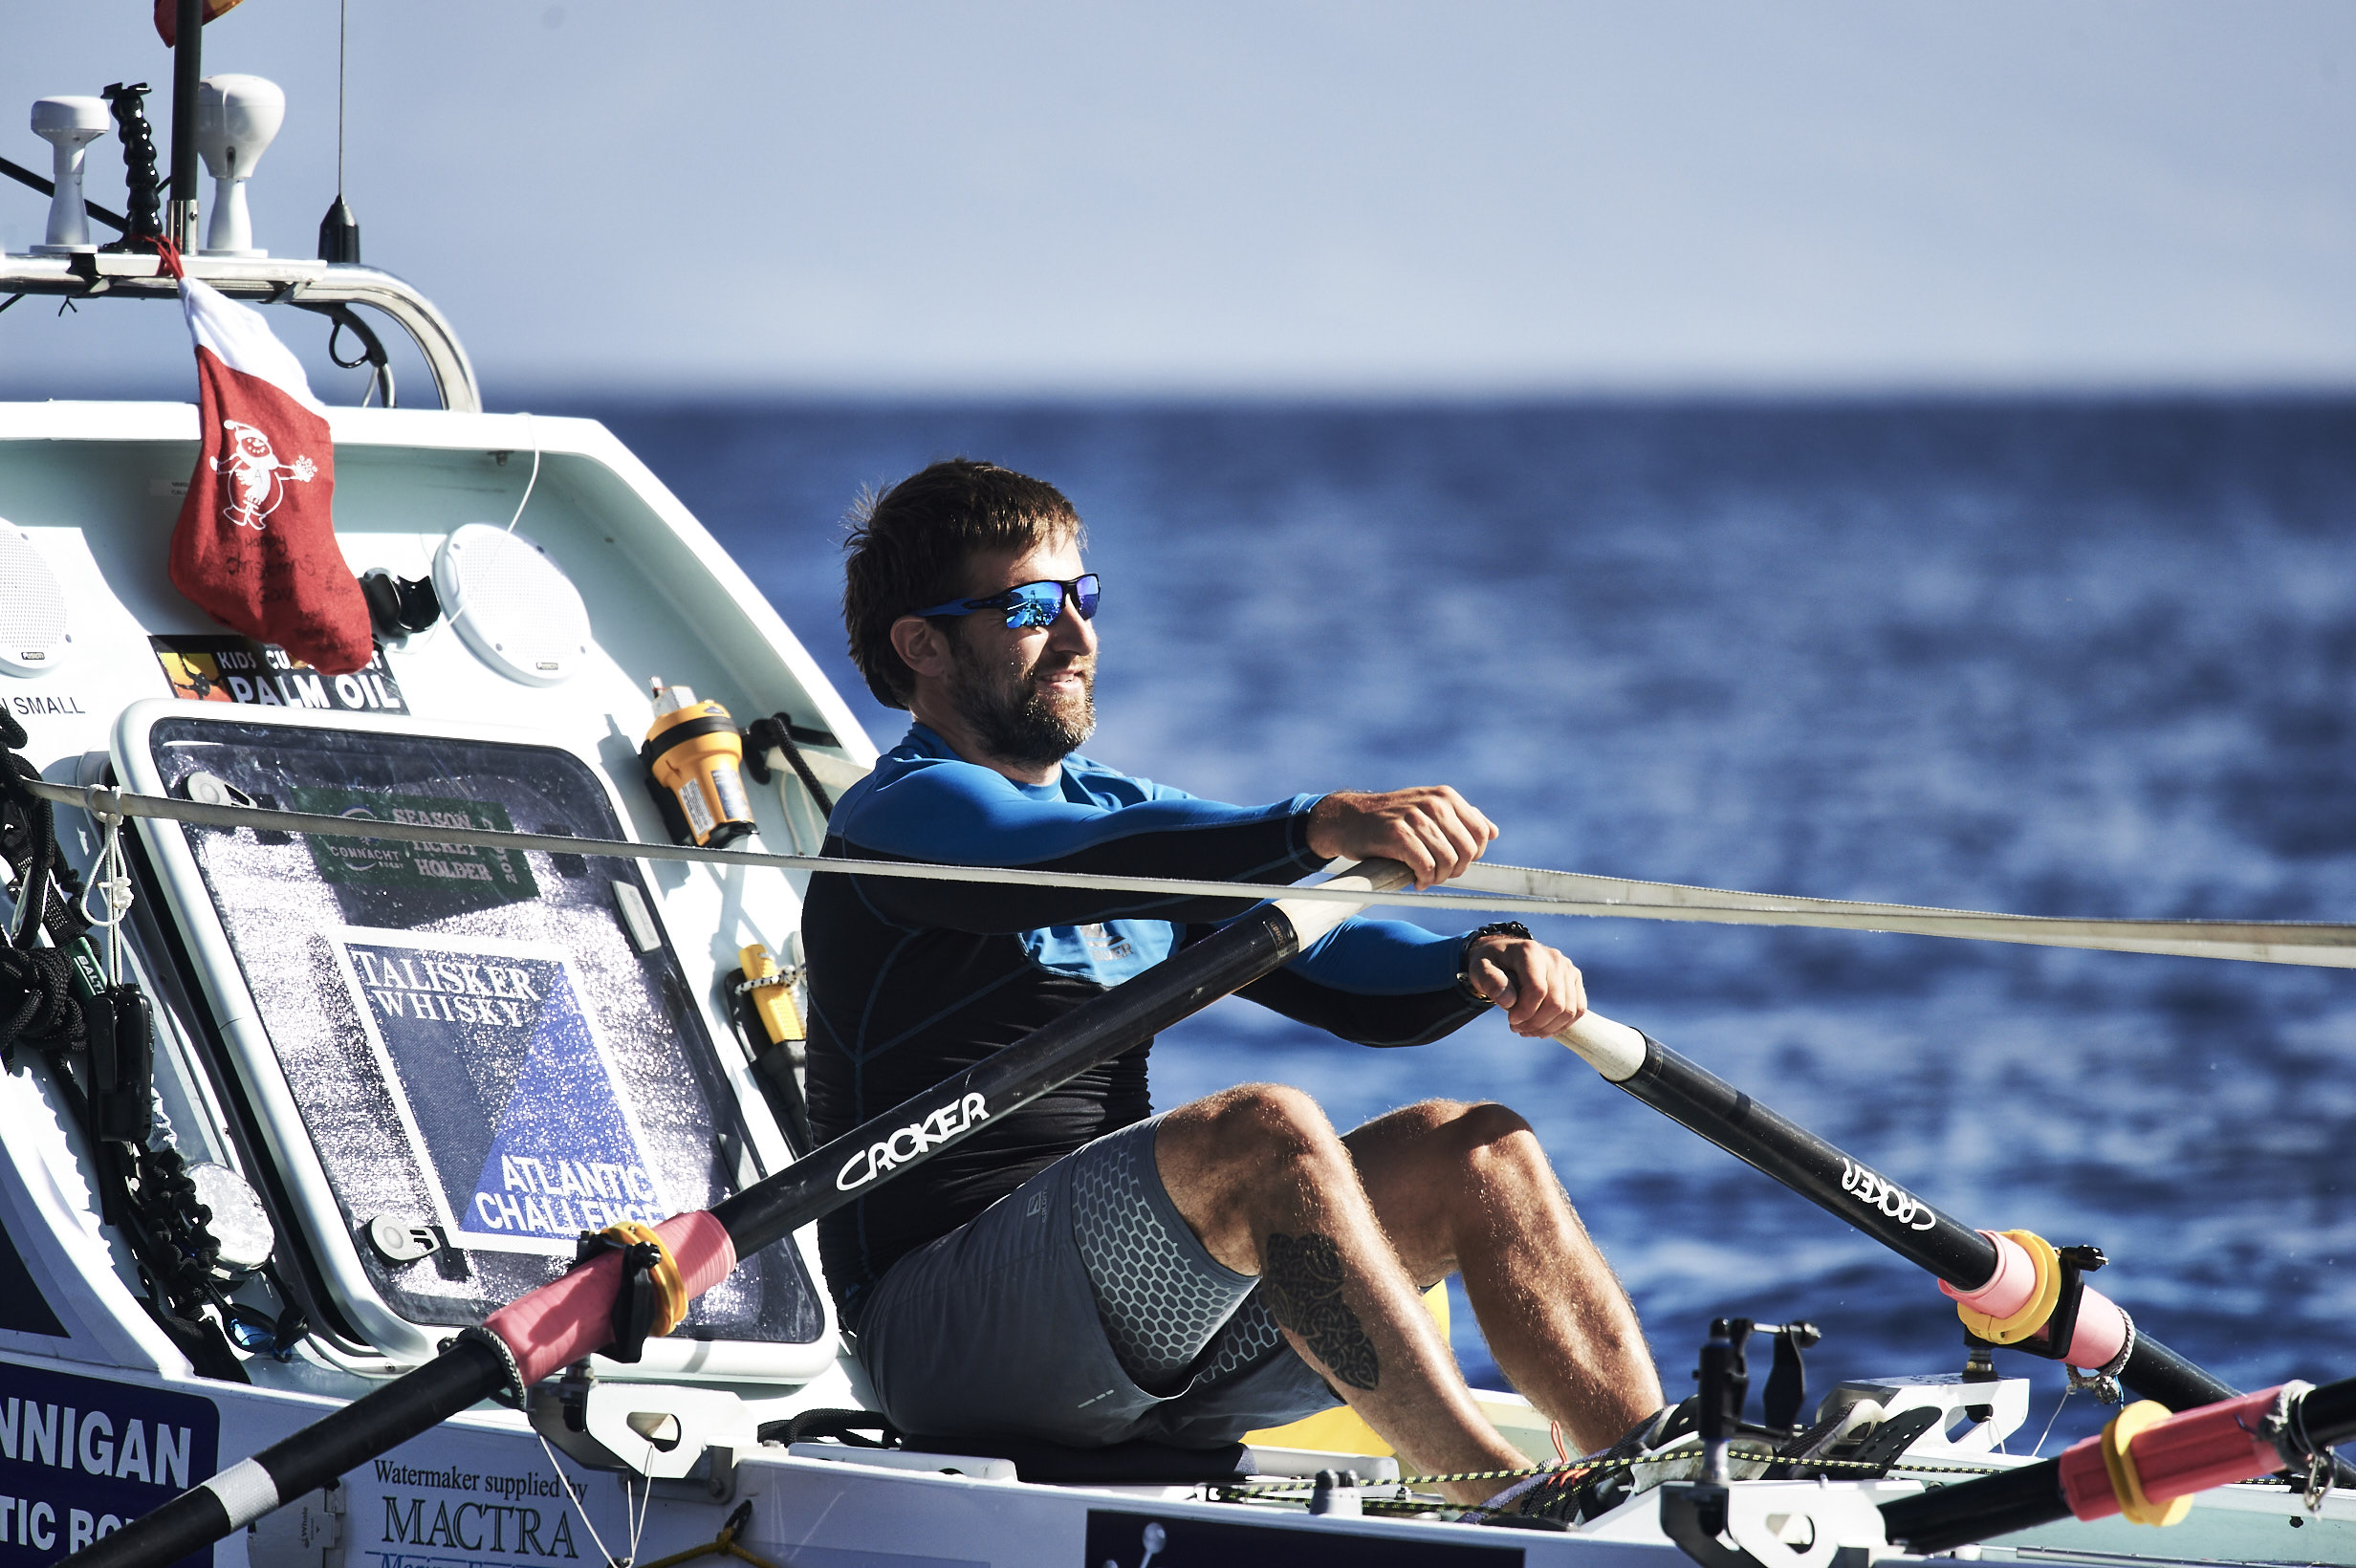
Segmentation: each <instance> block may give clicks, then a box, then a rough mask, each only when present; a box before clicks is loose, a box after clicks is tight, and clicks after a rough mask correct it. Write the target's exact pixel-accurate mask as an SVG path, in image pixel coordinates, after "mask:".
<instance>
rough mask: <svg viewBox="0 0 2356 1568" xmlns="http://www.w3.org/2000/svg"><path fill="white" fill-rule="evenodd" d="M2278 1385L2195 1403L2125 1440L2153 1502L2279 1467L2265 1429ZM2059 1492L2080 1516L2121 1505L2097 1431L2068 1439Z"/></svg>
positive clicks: (2108, 1512) (2113, 1510)
mask: <svg viewBox="0 0 2356 1568" xmlns="http://www.w3.org/2000/svg"><path fill="white" fill-rule="evenodd" d="M2281 1392H2282V1390H2281V1389H2280V1387H2275V1388H2263V1389H2260V1390H2259V1391H2258V1392H2257V1393H2255V1394H2237V1395H2236V1396H2235V1397H2234V1398H2232V1399H2229V1400H2221V1401H2219V1402H2218V1403H2216V1404H2214V1405H2202V1406H2201V1407H2200V1408H2199V1409H2197V1410H2187V1411H2185V1412H2184V1413H2182V1414H2181V1415H2172V1416H2170V1417H2169V1418H2168V1419H2167V1420H2165V1421H2162V1422H2158V1423H2155V1424H2154V1425H2152V1426H2147V1427H2145V1428H2144V1429H2143V1430H2142V1431H2140V1432H2137V1433H2136V1434H2135V1435H2134V1436H2133V1437H2132V1438H2130V1439H2128V1440H2127V1456H2128V1457H2129V1458H2131V1459H2132V1460H2134V1462H2135V1479H2136V1480H2137V1482H2139V1483H2140V1484H2141V1485H2142V1487H2143V1489H2144V1497H2145V1500H2146V1501H2148V1502H2152V1503H2165V1502H2169V1501H2171V1500H2172V1499H2174V1498H2178V1497H2189V1496H2191V1495H2192V1493H2194V1492H2206V1491H2208V1490H2209V1489H2210V1488H2211V1487H2221V1486H2225V1485H2227V1484H2229V1483H2231V1482H2235V1481H2254V1480H2256V1479H2257V1478H2258V1477H2259V1476H2261V1475H2270V1474H2272V1473H2273V1472H2274V1471H2276V1470H2280V1469H2281V1468H2282V1456H2281V1455H2280V1454H2279V1453H2277V1452H2276V1451H2275V1447H2274V1444H2273V1442H2272V1441H2271V1440H2270V1439H2268V1438H2266V1437H2264V1436H2262V1435H2261V1433H2262V1432H2263V1431H2264V1426H2263V1425H2262V1424H2263V1423H2264V1421H2265V1419H2266V1414H2267V1412H2268V1411H2269V1410H2271V1409H2272V1408H2273V1407H2274V1402H2275V1398H2276V1396H2277V1395H2279V1394H2280V1393H2281ZM2062 1498H2063V1499H2064V1500H2065V1501H2066V1502H2068V1504H2069V1505H2070V1512H2071V1513H2072V1514H2076V1515H2077V1516H2078V1517H2079V1518H2082V1519H2104V1518H2108V1517H2109V1516H2110V1515H2111V1514H2117V1513H2119V1512H2120V1506H2119V1498H2118V1497H2117V1496H2116V1495H2115V1494H2114V1493H2113V1492H2112V1491H2111V1486H2110V1467H2109V1466H2108V1465H2107V1464H2105V1463H2104V1461H2103V1439H2102V1436H2101V1434H2100V1433H2097V1434H2096V1435H2095V1436H2093V1437H2089V1438H2085V1439H2083V1440H2082V1441H2080V1442H2077V1443H2074V1444H2072V1445H2070V1447H2069V1448H2067V1449H2065V1450H2064V1451H2063V1452H2062Z"/></svg>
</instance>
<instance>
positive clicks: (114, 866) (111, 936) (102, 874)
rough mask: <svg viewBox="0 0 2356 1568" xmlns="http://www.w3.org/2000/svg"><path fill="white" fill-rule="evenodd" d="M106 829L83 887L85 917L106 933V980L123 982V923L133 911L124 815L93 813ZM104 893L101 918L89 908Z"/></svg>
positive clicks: (119, 983) (116, 984) (110, 983)
mask: <svg viewBox="0 0 2356 1568" xmlns="http://www.w3.org/2000/svg"><path fill="white" fill-rule="evenodd" d="M92 815H93V816H94V817H96V818H97V819H98V822H99V823H100V824H101V825H102V826H103V827H104V828H105V830H106V842H105V845H104V847H103V848H101V849H100V850H99V851H98V864H97V865H96V866H94V867H92V875H91V878H90V882H89V885H87V886H85V887H84V888H83V889H82V898H81V912H82V919H84V920H86V921H88V922H89V923H90V925H91V927H92V928H93V929H103V930H104V931H105V932H106V983H107V984H108V985H110V986H120V985H121V984H122V923H123V920H124V919H125V918H126V917H127V916H128V915H129V914H130V913H131V900H132V892H131V867H130V865H129V863H128V862H127V861H125V860H123V858H122V816H121V814H120V813H110V812H94V813H93V814H92ZM93 893H103V894H104V895H105V897H106V914H105V916H104V918H100V917H99V916H98V913H97V912H96V911H94V910H93V909H92V908H91V907H90V896H91V895H92V894H93Z"/></svg>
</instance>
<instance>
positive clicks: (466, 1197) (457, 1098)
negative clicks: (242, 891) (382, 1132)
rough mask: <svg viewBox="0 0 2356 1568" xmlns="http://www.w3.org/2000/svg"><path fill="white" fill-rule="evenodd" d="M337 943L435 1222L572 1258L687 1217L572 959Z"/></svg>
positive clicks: (368, 938) (383, 935) (396, 938)
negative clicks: (599, 1243) (576, 1249)
mask: <svg viewBox="0 0 2356 1568" xmlns="http://www.w3.org/2000/svg"><path fill="white" fill-rule="evenodd" d="M330 940H331V942H332V943H333V945H334V947H335V949H336V954H337V958H338V963H339V966H340V968H341V969H342V971H343V976H344V981H345V984H346V985H347V986H348V987H349V988H350V990H351V993H352V998H353V1002H354V1004H355V1006H356V1007H357V1008H358V1009H359V1012H360V1021H361V1026H362V1028H363V1030H364V1032H365V1033H366V1034H367V1037H368V1043H369V1046H370V1049H371V1050H372V1051H373V1052H374V1053H375V1055H376V1056H377V1059H378V1063H379V1065H380V1067H381V1068H382V1071H383V1074H384V1079H385V1082H386V1085H387V1086H388V1088H389V1089H390V1090H391V1093H392V1098H393V1100H394V1103H395V1106H396V1110H397V1114H398V1116H399V1118H400V1120H401V1122H402V1124H403V1129H404V1132H405V1133H406V1134H407V1137H408V1142H409V1144H410V1147H411V1151H412V1153H413V1155H414V1157H415V1159H416V1161H417V1164H418V1167H419V1168H420V1169H421V1170H422V1171H424V1172H425V1174H426V1177H427V1184H428V1186H429V1187H431V1188H432V1198H433V1202H434V1206H435V1213H434V1214H433V1215H432V1216H431V1217H432V1218H433V1219H435V1220H436V1221H438V1222H439V1223H440V1224H441V1225H442V1226H443V1227H444V1228H445V1230H447V1232H448V1233H449V1234H450V1235H451V1237H452V1238H453V1239H454V1240H456V1241H457V1243H458V1244H459V1245H460V1246H461V1247H469V1248H481V1249H485V1250H489V1251H494V1252H558V1253H570V1252H572V1250H573V1246H574V1241H575V1238H576V1237H577V1236H578V1234H579V1233H580V1232H581V1231H583V1230H602V1229H604V1228H605V1227H606V1226H609V1225H614V1224H617V1223H619V1222H621V1221H622V1220H641V1221H644V1222H645V1223H646V1224H649V1225H651V1224H653V1223H655V1222H656V1221H658V1220H661V1219H664V1218H666V1217H667V1216H668V1215H669V1214H670V1213H671V1212H672V1209H671V1206H670V1205H669V1203H668V1202H667V1201H666V1198H665V1193H664V1191H663V1189H662V1186H661V1183H660V1181H659V1180H658V1178H657V1176H656V1174H655V1165H654V1162H653V1160H652V1159H651V1158H650V1157H649V1155H650V1151H651V1148H652V1144H651V1143H649V1141H648V1139H647V1138H646V1136H645V1132H644V1128H643V1127H642V1125H641V1124H640V1122H639V1118H638V1115H637V1111H636V1108H635V1107H634V1106H633V1105H632V1103H631V1100H630V1097H629V1095H628V1093H627V1091H626V1089H625V1087H624V1085H623V1083H622V1076H621V1074H620V1073H619V1071H618V1070H617V1068H616V1064H615V1061H614V1057H613V1055H612V1053H611V1052H610V1051H609V1050H608V1049H607V1048H606V1046H605V1043H604V1041H603V1040H602V1039H601V1038H600V1036H599V1034H598V1030H597V1027H596V1024H595V1021H594V1019H593V1018H592V1016H591V1015H590V1013H589V1011H588V1009H587V1008H586V1007H585V1006H584V1005H583V1003H582V995H583V991H582V988H581V987H580V986H579V985H578V982H577V979H576V976H575V973H574V969H573V966H572V962H571V960H570V959H569V958H568V957H567V956H566V955H565V954H564V953H563V952H562V951H561V950H560V949H557V948H554V947H544V946H540V945H537V944H529V943H520V942H505V941H492V940H489V939H453V938H444V937H431V936H425V935H421V934H418V933H413V932H407V931H392V930H380V929H374V928H370V927H366V926H344V927H341V928H339V929H338V930H337V931H335V932H334V933H332V935H331V938H330Z"/></svg>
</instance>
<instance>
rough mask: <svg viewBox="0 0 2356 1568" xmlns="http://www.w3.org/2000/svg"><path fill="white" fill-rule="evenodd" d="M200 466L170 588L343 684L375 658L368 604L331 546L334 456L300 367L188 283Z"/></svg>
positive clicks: (211, 294) (251, 322) (226, 305)
mask: <svg viewBox="0 0 2356 1568" xmlns="http://www.w3.org/2000/svg"><path fill="white" fill-rule="evenodd" d="M180 303H181V306H182V308H183V309H185V311H186V312H187V316H188V333H189V336H191V337H192V338H195V339H196V385H197V425H198V434H197V458H196V471H195V473H193V474H192V475H190V476H189V479H188V498H187V500H186V501H185V502H184V503H183V504H182V506H181V508H180V523H179V526H178V527H176V528H175V529H174V530H173V531H172V585H173V586H174V587H176V588H178V589H179V590H180V591H181V592H182V593H184V594H185V595H187V596H188V598H190V599H194V600H195V601H196V602H197V603H198V604H200V605H202V606H203V607H204V608H205V609H207V611H209V612H211V614H212V616H213V617H214V619H216V620H218V621H222V622H223V623H224V624H226V625H229V626H231V627H234V628H235V629H236V630H238V631H241V632H243V633H245V634H246V635H247V636H248V637H251V638H254V639H256V640H257V641H259V642H275V643H277V644H278V645H279V646H280V647H282V648H284V649H286V651H287V652H288V653H290V654H292V655H294V656H295V658H297V659H300V660H302V661H303V662H305V663H306V664H310V665H311V666H312V667H313V668H315V669H319V670H323V671H325V672H326V673H328V674H330V675H343V674H348V673H349V672H351V671H353V670H356V669H359V668H360V667H361V666H362V665H364V664H367V663H368V661H369V659H370V658H371V657H372V655H373V654H374V652H375V645H374V640H373V638H372V637H371V636H370V628H369V624H368V601H367V600H366V599H364V598H362V597H361V595H360V583H359V582H358V581H357V580H356V579H355V578H354V577H353V576H352V569H351V567H350V566H348V565H346V564H345V563H344V558H343V551H342V550H341V549H340V548H339V547H338V545H337V543H336V523H335V494H336V449H335V446H334V443H333V442H332V441H331V440H330V439H329V437H328V430H327V409H326V407H325V406H324V405H323V404H321V403H319V402H318V400H317V399H316V398H314V397H313V396H312V395H311V383H310V381H308V380H307V379H305V377H304V375H303V367H302V363H301V361H300V360H298V359H295V356H294V354H293V353H291V352H290V351H289V350H288V348H287V346H286V345H285V344H284V343H281V342H279V341H278V339H277V338H274V337H273V336H272V335H271V330H270V326H269V323H267V322H265V321H264V320H263V319H262V314H261V312H259V311H255V310H250V309H248V308H247V307H246V306H243V305H239V304H236V303H234V302H232V301H230V300H229V299H227V298H225V297H223V295H222V294H221V293H220V291H218V290H216V289H214V288H212V287H211V286H210V285H209V284H207V283H204V282H201V281H199V280H198V279H196V278H192V277H183V278H181V280H180Z"/></svg>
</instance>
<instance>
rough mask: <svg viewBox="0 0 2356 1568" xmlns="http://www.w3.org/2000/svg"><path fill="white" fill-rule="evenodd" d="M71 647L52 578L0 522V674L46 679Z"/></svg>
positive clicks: (17, 531) (61, 595)
mask: <svg viewBox="0 0 2356 1568" xmlns="http://www.w3.org/2000/svg"><path fill="white" fill-rule="evenodd" d="M73 642H74V634H73V633H72V632H70V631H68V630H67V629H66V619H65V590H64V589H62V588H60V587H58V586H57V576H56V574H55V573H54V572H52V571H51V570H50V569H49V562H47V561H45V560H43V559H42V558H41V553H40V552H39V551H38V550H35V549H33V540H32V539H31V538H30V537H28V536H27V534H25V531H24V530H23V529H21V528H18V527H17V526H16V525H15V524H13V523H11V522H9V521H8V520H7V519H6V518H0V670H6V671H7V672H8V673H9V674H11V675H47V674H48V673H49V672H50V671H51V670H53V669H55V668H56V667H57V666H58V665H59V664H63V663H64V662H65V656H66V653H67V651H68V649H69V648H70V647H71V646H72V644H73Z"/></svg>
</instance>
